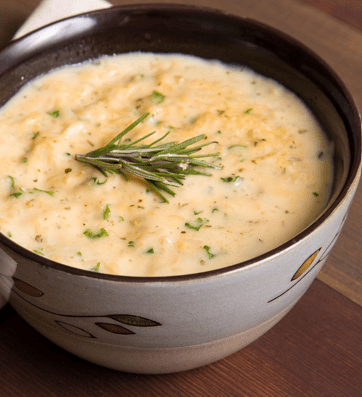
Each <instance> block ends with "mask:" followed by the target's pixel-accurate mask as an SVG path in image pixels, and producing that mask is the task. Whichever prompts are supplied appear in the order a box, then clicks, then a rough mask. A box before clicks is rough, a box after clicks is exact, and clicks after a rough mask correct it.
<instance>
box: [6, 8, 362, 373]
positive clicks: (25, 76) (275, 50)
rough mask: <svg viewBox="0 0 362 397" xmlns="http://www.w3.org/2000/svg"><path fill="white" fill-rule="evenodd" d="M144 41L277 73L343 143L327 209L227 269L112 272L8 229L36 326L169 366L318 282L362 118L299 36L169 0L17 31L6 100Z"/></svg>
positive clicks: (349, 188)
mask: <svg viewBox="0 0 362 397" xmlns="http://www.w3.org/2000/svg"><path fill="white" fill-rule="evenodd" d="M140 26H142V29H140ZM59 32H63V34H59ZM64 32H66V34H64ZM30 43H33V45H32V46H31V48H30V46H29V44H30ZM134 50H142V51H153V52H181V53H186V54H195V55H199V56H203V57H206V58H217V59H220V60H222V61H225V62H231V63H238V64H245V65H247V66H249V67H251V68H253V69H255V70H256V71H258V72H259V73H263V74H264V75H268V76H270V77H273V78H275V79H277V80H278V81H280V82H281V83H283V84H284V85H286V86H288V87H289V88H290V89H292V90H293V91H295V92H296V93H297V94H298V95H300V96H301V97H302V98H303V99H304V100H305V102H306V103H307V104H308V105H309V106H310V107H311V109H312V110H313V111H314V112H315V114H316V115H317V116H318V118H319V119H320V121H321V122H322V123H323V124H324V125H325V128H326V129H327V131H328V132H329V134H330V136H331V139H333V140H334V141H335V146H336V159H335V164H336V180H335V186H334V192H333V195H332V197H331V201H330V204H329V207H328V208H327V209H326V211H325V213H324V214H323V215H322V216H321V217H320V218H319V219H318V220H316V222H315V223H314V224H313V225H311V226H310V227H309V228H308V229H306V230H305V231H303V232H302V233H301V234H299V235H298V236H296V238H295V239H293V240H292V241H290V242H288V243H286V244H284V245H283V246H282V247H279V248H277V249H275V250H273V251H272V252H270V253H269V254H266V255H263V256H261V257H259V258H256V259H255V260H251V261H248V262H246V263H243V264H235V265H233V266H231V267H228V268H226V269H221V270H217V271H213V272H208V273H200V274H196V275H192V276H178V277H168V278H167V277H166V278H149V279H145V278H128V277H120V276H119V277H117V276H110V275H102V274H96V273H91V272H86V271H81V270H76V269H71V268H69V267H67V266H64V265H60V264H57V263H54V262H51V261H49V260H46V259H45V258H41V257H38V256H37V255H35V254H34V253H32V252H28V251H27V250H25V249H22V248H21V247H18V246H17V245H16V244H14V243H13V242H11V241H10V240H9V239H7V238H6V237H5V236H0V244H1V245H0V246H1V251H0V259H1V261H0V294H1V295H2V296H3V297H4V298H5V299H6V300H9V302H10V304H11V305H12V306H13V307H14V308H15V310H16V311H17V312H18V313H19V314H20V315H21V316H22V317H23V318H24V319H25V320H26V321H27V322H28V323H29V324H31V325H32V326H33V327H34V328H35V329H37V330H38V331H39V332H40V333H42V334H43V335H45V336H46V337H47V338H49V339H50V340H52V341H53V342H55V343H56V344H58V345H59V346H61V347H63V348H64V349H66V350H68V351H70V352H72V353H74V354H76V355H78V356H80V357H82V358H85V359H87V360H89V361H91V362H94V363H97V364H100V365H103V366H106V367H110V368H114V369H118V370H121V371H128V372H137V373H170V372H177V371H183V370H188V369H191V368H195V367H198V366H201V365H205V364H208V363H211V362H213V361H216V360H218V359H221V358H223V357H225V356H227V355H229V354H231V353H233V352H235V351H237V350H239V349H241V348H242V347H244V346H246V345H247V344H249V343H251V342H252V341H254V340H255V339H257V338H258V337H259V336H261V335H262V334H263V333H264V332H266V331H267V330H268V329H270V328H271V327H272V326H273V325H274V324H276V323H277V322H278V321H279V320H280V319H281V318H282V317H283V316H284V315H285V314H286V313H287V312H288V311H289V310H290V309H291V308H292V307H293V306H294V305H295V304H296V303H297V301H298V300H299V298H300V297H301V296H302V295H303V293H304V292H305V291H306V290H307V289H308V287H309V286H310V284H311V283H312V281H313V280H314V278H315V277H316V275H317V274H318V272H319V271H320V269H321V267H322V266H323V264H324V262H325V261H326V259H327V257H328V254H329V252H330V251H331V249H332V247H333V245H334V243H335V242H336V240H337V238H338V235H339V234H340V232H341V230H342V227H343V223H344V221H345V219H346V216H347V213H348V208H349V205H350V203H351V201H352V199H353V196H354V193H355V191H356V189H357V185H358V181H359V177H360V174H361V128H360V118H359V115H358V112H357V109H356V107H355V105H354V103H353V101H352V99H351V98H350V95H349V93H348V92H347V90H346V89H345V87H344V85H343V84H342V83H341V81H340V80H339V78H338V77H337V76H335V74H334V73H333V71H331V70H330V69H329V67H328V66H327V65H325V64H324V62H323V61H322V60H320V59H319V58H318V57H317V56H316V55H315V54H313V53H312V52H310V51H309V50H308V49H306V48H305V47H303V46H302V45H301V44H299V43H298V42H295V41H294V40H293V39H291V38H289V37H287V36H285V35H284V34H282V33H280V32H277V31H275V30H274V29H272V28H269V27H266V26H264V25H262V24H260V23H258V22H255V21H250V20H247V19H242V18H237V17H233V16H228V15H225V14H224V13H221V12H218V11H214V10H206V9H200V8H192V7H187V6H165V5H162V6H158V5H152V6H151V5H147V6H146V5H144V6H132V7H127V6H125V7H115V8H112V9H108V10H102V11H97V12H94V13H89V14H85V15H82V16H78V17H74V18H70V19H68V20H65V21H61V22H58V23H56V24H53V25H51V26H48V27H46V28H44V29H42V30H39V31H37V32H35V33H33V34H30V35H28V36H26V37H25V38H23V39H20V40H18V41H15V42H14V43H12V44H10V45H9V46H8V47H6V48H5V49H4V50H3V51H2V52H1V53H0V92H1V94H0V103H1V104H3V103H5V102H6V101H7V100H8V99H9V98H10V97H11V96H12V95H13V94H14V93H15V92H16V91H17V90H18V89H19V88H20V87H21V86H22V85H23V84H24V83H25V82H26V81H29V80H30V79H31V78H33V77H35V76H37V75H39V74H40V73H44V72H46V71H47V70H50V69H52V68H54V67H56V66H59V65H62V64H64V63H75V62H79V61H82V60H84V59H88V58H91V57H95V56H98V55H100V54H110V53H114V52H119V53H121V52H128V51H134Z"/></svg>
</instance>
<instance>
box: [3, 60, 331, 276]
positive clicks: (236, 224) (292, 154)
mask: <svg viewBox="0 0 362 397" xmlns="http://www.w3.org/2000/svg"><path fill="white" fill-rule="evenodd" d="M146 112H150V116H149V117H147V118H146V119H145V120H144V121H143V122H142V123H141V124H139V125H138V126H137V127H135V128H134V129H133V130H131V131H130V132H129V133H128V134H127V135H126V136H125V137H124V139H128V138H130V139H132V140H136V139H138V138H140V137H142V136H144V135H146V134H148V133H150V132H153V131H155V134H154V135H153V136H152V139H151V138H150V141H149V142H151V141H153V140H155V139H157V138H160V137H161V136H163V135H164V134H165V133H166V132H168V131H171V132H170V134H169V135H168V136H167V138H165V141H167V140H168V141H178V142H180V141H184V140H185V139H188V138H192V137H194V136H197V135H199V134H206V136H207V140H206V142H214V143H212V144H211V145H209V146H207V147H204V148H203V149H202V153H203V154H206V153H215V152H218V153H219V156H217V157H215V158H211V157H210V158H209V159H206V160H207V161H208V162H213V163H214V164H217V165H220V166H221V169H215V170H214V169H211V170H210V169H208V170H207V172H210V173H211V174H212V176H202V175H195V176H194V175H191V176H187V177H186V179H185V180H184V182H183V183H184V184H183V186H182V187H176V188H173V190H174V192H175V193H176V195H175V196H174V197H172V196H169V195H167V198H168V200H169V203H165V202H163V200H162V199H161V198H160V196H159V195H157V194H156V193H155V192H154V191H152V190H150V189H149V186H148V185H147V182H146V181H144V180H142V179H141V178H137V177H132V176H130V181H126V180H125V179H124V178H123V177H122V176H120V175H115V174H113V175H109V176H107V177H105V176H104V175H103V174H102V173H101V172H100V171H98V170H96V169H95V168H93V167H91V166H89V165H87V164H84V163H81V162H79V161H76V160H75V155H76V154H85V153H88V152H90V151H92V150H94V149H96V148H99V147H102V146H104V145H105V144H106V143H108V142H109V141H110V140H111V139H112V138H113V137H115V136H116V135H117V134H119V133H120V132H121V131H122V130H123V129H124V128H125V127H127V126H128V125H130V124H131V123H132V122H134V121H135V120H136V119H137V118H138V117H139V116H141V115H142V114H144V113H146ZM0 129H1V132H2V133H1V135H0V161H1V165H2V166H1V169H0V208H1V212H0V231H1V232H2V233H3V234H5V235H6V236H8V237H10V238H11V239H13V240H14V241H15V242H17V243H18V244H20V245H22V246H24V247H26V248H27V249H29V250H31V251H34V252H36V253H37V254H39V255H43V256H45V257H47V258H50V259H52V260H55V261H58V262H60V263H64V264H67V265H69V266H73V267H76V268H82V269H87V270H92V271H99V272H103V273H110V274H119V275H126V276H149V277H150V276H169V275H180V274H190V273H197V272H203V271H208V270H212V269H217V268H222V267H225V266H228V265H232V264H236V263H239V262H242V261H245V260H247V259H250V258H253V257H256V256H258V255H260V254H263V253H265V252H267V251H269V250H271V249H273V248H275V247H277V246H279V245H280V244H282V243H284V242H286V241H287V240H289V239H291V238H292V237H293V236H295V235H296V234H298V233H299V232H301V231H302V230H303V229H305V228H306V227H307V226H308V225H309V224H310V223H311V222H312V221H313V220H315V219H316V217H318V215H319V214H320V213H321V212H322V211H323V209H324V207H325V206H326V203H327V200H328V197H329V194H330V189H331V184H332V179H333V172H332V160H331V159H332V150H331V145H330V143H329V141H328V140H327V137H326V135H325V134H324V132H323V131H322V129H321V127H320V125H319V124H318V122H317V121H316V120H315V118H314V117H313V115H312V114H311V112H310V111H309V110H308V109H307V108H306V107H305V105H304V104H303V103H302V102H301V101H300V100H299V99H298V98H297V97H296V96H295V95H294V94H293V93H291V92H290V91H288V90H286V89H285V88H284V87H282V86H281V85H279V84H278V83H276V82H274V81H272V80H269V79H266V78H265V77H263V76H260V75H257V74H256V73H254V72H253V71H250V70H247V69H241V68H236V67H235V68H234V67H231V66H227V65H223V64H221V63H220V62H218V61H206V60H202V59H199V58H195V57H189V56H183V55H177V54H174V55H157V54H143V53H132V54H127V55H121V56H114V57H103V58H100V59H98V60H96V61H92V62H87V63H85V64H82V65H76V66H67V67H63V68H61V69H58V70H55V71H53V72H51V73H49V74H47V75H45V76H41V77H39V78H37V79H35V80H34V81H32V82H30V83H28V84H27V85H26V86H25V87H24V88H23V89H22V90H21V91H20V92H19V93H18V94H17V95H16V96H15V97H14V98H13V99H12V100H10V101H9V102H8V103H7V104H6V105H5V106H4V107H3V108H2V109H1V113H0Z"/></svg>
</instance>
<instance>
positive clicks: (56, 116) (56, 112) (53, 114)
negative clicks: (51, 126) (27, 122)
mask: <svg viewBox="0 0 362 397" xmlns="http://www.w3.org/2000/svg"><path fill="white" fill-rule="evenodd" d="M47 114H49V116H52V117H54V118H55V119H57V118H58V117H59V116H60V111H59V110H53V111H51V112H47Z"/></svg>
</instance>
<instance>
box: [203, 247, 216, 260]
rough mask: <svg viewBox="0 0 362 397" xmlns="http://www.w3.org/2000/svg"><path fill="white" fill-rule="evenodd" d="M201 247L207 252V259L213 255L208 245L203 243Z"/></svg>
mask: <svg viewBox="0 0 362 397" xmlns="http://www.w3.org/2000/svg"><path fill="white" fill-rule="evenodd" d="M203 249H204V250H205V251H206V252H207V255H208V256H209V259H212V258H213V257H214V256H215V254H212V253H211V252H210V249H211V248H210V247H209V246H208V245H204V246H203Z"/></svg>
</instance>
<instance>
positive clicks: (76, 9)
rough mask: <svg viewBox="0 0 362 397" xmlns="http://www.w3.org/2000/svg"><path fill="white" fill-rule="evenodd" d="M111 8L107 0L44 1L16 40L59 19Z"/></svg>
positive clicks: (21, 29)
mask: <svg viewBox="0 0 362 397" xmlns="http://www.w3.org/2000/svg"><path fill="white" fill-rule="evenodd" d="M111 6H112V4H110V3H109V2H108V1H106V0H43V1H42V2H41V3H40V4H39V6H38V7H37V8H36V9H35V10H34V11H33V13H32V14H31V15H30V16H29V18H28V19H27V20H26V21H25V22H24V24H23V25H22V26H21V28H20V29H19V30H18V31H17V32H16V34H15V36H14V39H17V38H19V37H21V36H23V35H24V34H26V33H29V32H31V31H32V30H35V29H38V28H40V27H41V26H44V25H47V24H49V23H51V22H55V21H58V20H59V19H63V18H67V17H70V16H73V15H77V14H81V13H83V12H87V11H93V10H99V9H101V8H108V7H111Z"/></svg>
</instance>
